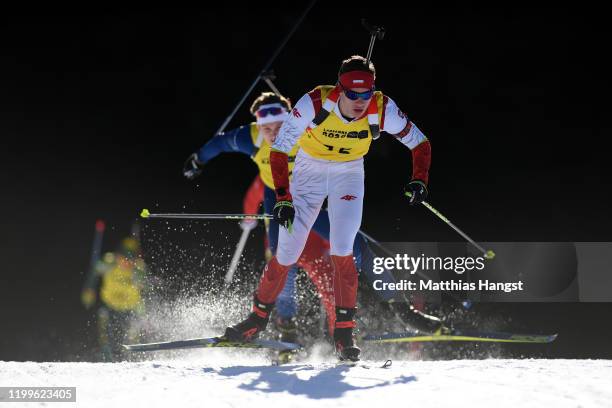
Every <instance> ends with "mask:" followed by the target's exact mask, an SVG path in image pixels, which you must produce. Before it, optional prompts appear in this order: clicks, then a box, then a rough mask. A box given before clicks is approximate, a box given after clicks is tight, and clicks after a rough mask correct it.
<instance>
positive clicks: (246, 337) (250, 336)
mask: <svg viewBox="0 0 612 408" xmlns="http://www.w3.org/2000/svg"><path fill="white" fill-rule="evenodd" d="M273 308H274V303H263V302H260V301H259V299H257V296H255V297H254V301H253V311H252V312H251V314H249V316H248V317H247V318H246V319H245V320H243V321H242V322H240V323H238V324H236V325H234V326H231V327H228V328H226V329H225V334H224V336H223V337H225V338H226V339H228V340H231V341H239V342H249V341H251V340H255V339H256V338H257V337H259V333H261V332H262V331H264V330H266V327H267V326H268V321H269V320H270V312H271V311H272V309H273Z"/></svg>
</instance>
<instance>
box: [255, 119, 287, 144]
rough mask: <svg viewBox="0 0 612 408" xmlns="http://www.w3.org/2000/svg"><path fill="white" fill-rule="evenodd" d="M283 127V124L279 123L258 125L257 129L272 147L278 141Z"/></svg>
mask: <svg viewBox="0 0 612 408" xmlns="http://www.w3.org/2000/svg"><path fill="white" fill-rule="evenodd" d="M282 125H283V122H282V121H279V122H270V123H266V124H263V125H257V127H258V128H259V132H260V133H261V134H262V135H263V137H264V139H266V142H268V144H269V145H272V144H273V143H274V141H275V140H276V136H278V131H279V130H280V128H281V126H282Z"/></svg>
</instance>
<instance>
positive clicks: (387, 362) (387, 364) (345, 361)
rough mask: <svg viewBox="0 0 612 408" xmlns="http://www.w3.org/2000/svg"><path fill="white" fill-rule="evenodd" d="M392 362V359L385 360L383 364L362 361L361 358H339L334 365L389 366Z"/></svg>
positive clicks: (369, 367)
mask: <svg viewBox="0 0 612 408" xmlns="http://www.w3.org/2000/svg"><path fill="white" fill-rule="evenodd" d="M392 364H393V361H392V360H385V362H384V363H383V364H378V363H375V362H364V361H362V360H357V361H351V360H339V361H338V362H337V363H336V367H359V368H366V369H368V370H369V369H371V368H390V367H391V365H392Z"/></svg>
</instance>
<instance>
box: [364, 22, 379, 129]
mask: <svg viewBox="0 0 612 408" xmlns="http://www.w3.org/2000/svg"><path fill="white" fill-rule="evenodd" d="M361 25H362V26H363V27H364V28H365V29H366V30H367V31H368V32H369V33H370V45H369V47H368V53H367V54H366V66H369V65H370V60H371V59H372V52H373V51H374V43H375V42H376V40H377V39H379V40H382V39H383V38H385V29H384V28H383V27H378V26H374V25H370V24H369V23H368V22H367V21H366V19H365V18H362V19H361ZM379 137H380V133H379V134H377V135H374V136H373V137H372V139H373V140H376V139H378V138H379Z"/></svg>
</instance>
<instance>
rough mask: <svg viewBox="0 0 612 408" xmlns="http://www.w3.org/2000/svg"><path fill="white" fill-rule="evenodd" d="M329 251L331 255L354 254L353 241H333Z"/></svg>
mask: <svg viewBox="0 0 612 408" xmlns="http://www.w3.org/2000/svg"><path fill="white" fill-rule="evenodd" d="M329 253H330V255H335V256H348V255H353V243H352V242H340V243H332V244H331V246H330V251H329Z"/></svg>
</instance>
